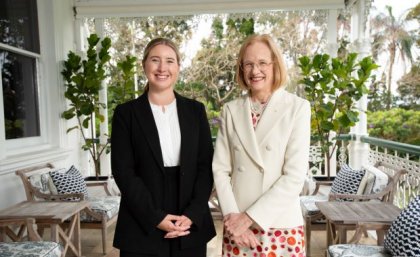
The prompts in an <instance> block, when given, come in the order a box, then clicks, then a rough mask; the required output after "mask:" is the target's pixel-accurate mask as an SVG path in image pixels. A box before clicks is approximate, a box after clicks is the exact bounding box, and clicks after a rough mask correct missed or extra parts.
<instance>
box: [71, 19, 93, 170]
mask: <svg viewBox="0 0 420 257" xmlns="http://www.w3.org/2000/svg"><path fill="white" fill-rule="evenodd" d="M85 26H86V24H85V20H84V19H83V18H77V19H76V20H75V26H74V35H75V44H76V46H75V49H76V53H77V54H78V55H80V56H81V57H82V58H84V57H85V50H86V45H87V37H88V32H87V31H86V29H85ZM69 127H72V126H69ZM82 129H83V133H84V134H85V135H86V136H87V137H90V130H89V129H85V128H82ZM77 132H78V133H79V142H80V144H79V145H78V150H79V153H80V154H79V160H80V163H79V165H80V170H81V171H82V173H83V174H84V175H86V176H88V175H94V174H95V171H94V169H92V167H91V165H90V164H89V163H90V159H91V157H90V153H89V151H84V150H82V149H81V145H83V144H84V141H83V137H82V134H81V132H80V131H79V130H77Z"/></svg>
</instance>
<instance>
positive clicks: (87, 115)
mask: <svg viewBox="0 0 420 257" xmlns="http://www.w3.org/2000/svg"><path fill="white" fill-rule="evenodd" d="M87 40H88V45H89V46H88V49H87V51H86V58H84V59H82V57H81V56H79V55H77V54H75V53H74V52H72V51H70V52H69V53H68V55H67V60H65V61H64V69H63V70H62V72H61V74H62V75H63V77H64V80H65V86H66V91H65V93H64V96H65V97H66V98H67V99H68V100H69V102H70V104H69V108H68V109H67V110H65V111H64V112H63V113H62V118H64V119H66V120H69V119H72V118H74V117H76V118H77V121H78V126H75V127H72V128H70V129H68V130H67V132H70V131H72V130H74V129H79V130H80V132H81V133H82V136H83V139H84V144H83V145H82V149H83V150H85V151H89V153H90V155H91V157H92V159H93V162H94V164H95V171H96V175H97V176H98V175H99V172H100V170H99V158H100V156H101V154H102V153H103V152H104V151H106V149H107V146H108V143H106V144H105V145H102V144H100V143H99V142H96V141H95V140H94V139H91V138H87V137H86V135H85V133H84V129H90V130H91V135H92V136H96V135H93V134H94V133H93V131H94V128H95V126H96V121H99V122H103V121H104V116H103V115H102V114H101V113H100V109H101V108H102V109H103V108H105V104H104V103H101V102H99V91H100V90H101V88H102V82H103V81H104V79H106V78H107V76H108V75H107V73H106V67H107V66H108V63H109V61H110V59H111V56H110V55H109V48H110V47H111V40H110V39H109V38H104V39H103V40H102V41H101V40H100V38H99V37H98V36H97V35H96V34H91V35H90V36H89V37H88V39H87ZM98 43H100V45H101V47H100V49H99V51H98V46H97V45H98ZM94 117H96V119H95V118H94Z"/></svg>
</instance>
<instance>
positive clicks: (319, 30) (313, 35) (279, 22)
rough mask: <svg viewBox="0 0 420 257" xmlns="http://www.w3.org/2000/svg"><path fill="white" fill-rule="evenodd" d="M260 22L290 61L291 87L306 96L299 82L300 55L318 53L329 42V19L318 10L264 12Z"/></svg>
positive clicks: (292, 90) (293, 90)
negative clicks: (327, 36) (321, 17)
mask: <svg viewBox="0 0 420 257" xmlns="http://www.w3.org/2000/svg"><path fill="white" fill-rule="evenodd" d="M256 22H257V23H258V26H259V27H262V29H261V30H262V32H264V33H268V34H270V35H272V36H273V38H274V39H275V40H276V41H277V42H278V43H279V46H280V48H281V49H282V51H283V53H284V55H285V57H286V58H287V60H288V62H289V65H288V77H289V81H288V87H287V89H288V91H291V92H293V93H296V94H298V95H300V96H303V95H304V92H303V87H301V86H300V85H299V83H298V81H299V78H300V70H299V68H298V65H299V57H301V56H310V55H314V54H316V53H318V52H319V50H320V49H322V48H323V47H324V46H325V43H326V41H325V36H326V34H325V33H326V32H327V25H326V23H325V22H323V20H322V19H319V13H318V12H317V11H316V10H302V11H298V12H293V11H290V12H269V13H261V14H260V15H259V16H258V18H257V21H256Z"/></svg>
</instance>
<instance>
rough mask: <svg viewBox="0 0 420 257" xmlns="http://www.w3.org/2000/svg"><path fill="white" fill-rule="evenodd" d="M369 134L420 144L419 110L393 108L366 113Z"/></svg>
mask: <svg viewBox="0 0 420 257" xmlns="http://www.w3.org/2000/svg"><path fill="white" fill-rule="evenodd" d="M368 124H369V125H368V133H369V136H372V137H378V138H383V139H387V140H392V141H395V142H400V143H406V144H413V145H420V111H414V110H404V109H401V108H394V109H391V110H388V111H377V112H372V113H369V115H368Z"/></svg>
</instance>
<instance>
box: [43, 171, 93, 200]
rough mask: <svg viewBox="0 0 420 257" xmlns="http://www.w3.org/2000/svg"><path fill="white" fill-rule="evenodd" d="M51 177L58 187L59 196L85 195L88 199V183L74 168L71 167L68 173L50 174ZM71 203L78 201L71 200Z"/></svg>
mask: <svg viewBox="0 0 420 257" xmlns="http://www.w3.org/2000/svg"><path fill="white" fill-rule="evenodd" d="M50 176H51V178H52V181H53V182H54V185H55V186H56V187H57V191H58V193H59V194H70V193H83V194H84V195H85V198H86V199H87V198H88V192H87V186H86V182H85V180H84V178H83V176H82V174H80V171H78V170H77V169H76V168H75V167H74V166H71V167H70V169H69V170H68V171H67V172H64V173H63V172H57V171H55V172H50ZM67 200H69V201H75V200H78V199H74V198H69V199H67Z"/></svg>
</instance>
